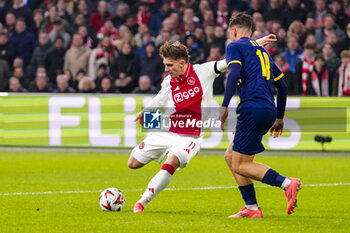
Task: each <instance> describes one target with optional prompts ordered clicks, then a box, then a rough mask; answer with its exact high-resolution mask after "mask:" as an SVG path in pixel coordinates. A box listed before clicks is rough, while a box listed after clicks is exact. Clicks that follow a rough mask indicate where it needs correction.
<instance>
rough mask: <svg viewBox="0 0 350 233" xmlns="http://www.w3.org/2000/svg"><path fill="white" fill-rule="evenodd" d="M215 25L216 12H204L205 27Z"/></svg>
mask: <svg viewBox="0 0 350 233" xmlns="http://www.w3.org/2000/svg"><path fill="white" fill-rule="evenodd" d="M211 24H215V16H214V11H213V10H211V9H209V10H205V11H204V15H203V26H206V25H211Z"/></svg>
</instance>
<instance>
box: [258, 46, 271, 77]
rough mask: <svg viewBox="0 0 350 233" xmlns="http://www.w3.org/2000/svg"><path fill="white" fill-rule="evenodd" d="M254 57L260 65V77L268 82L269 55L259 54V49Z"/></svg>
mask: <svg viewBox="0 0 350 233" xmlns="http://www.w3.org/2000/svg"><path fill="white" fill-rule="evenodd" d="M256 55H258V57H259V59H260V63H261V72H262V76H264V77H265V78H266V80H270V76H271V74H270V59H269V55H267V53H266V52H261V50H260V49H258V50H256Z"/></svg>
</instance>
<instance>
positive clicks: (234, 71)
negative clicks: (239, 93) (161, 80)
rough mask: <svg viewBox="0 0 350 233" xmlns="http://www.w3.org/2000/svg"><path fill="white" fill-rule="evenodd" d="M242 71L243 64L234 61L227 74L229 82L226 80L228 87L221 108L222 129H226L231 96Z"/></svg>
mask: <svg viewBox="0 0 350 233" xmlns="http://www.w3.org/2000/svg"><path fill="white" fill-rule="evenodd" d="M240 73H241V65H240V64H238V63H232V64H231V65H230V66H229V71H228V76H227V82H226V88H225V93H224V100H223V102H222V105H221V106H222V107H221V110H220V118H219V119H220V121H221V129H222V131H224V123H225V121H226V118H227V116H228V110H227V107H228V105H229V104H230V101H231V98H232V96H233V94H234V93H235V90H236V88H237V82H238V79H239V76H240Z"/></svg>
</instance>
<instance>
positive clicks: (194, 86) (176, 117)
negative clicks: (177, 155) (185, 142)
mask: <svg viewBox="0 0 350 233" xmlns="http://www.w3.org/2000/svg"><path fill="white" fill-rule="evenodd" d="M226 69H227V64H226V61H225V60H220V61H218V62H215V61H212V62H207V63H204V64H198V65H197V64H196V65H192V64H188V67H187V70H186V72H185V73H184V74H183V75H182V76H180V77H176V78H171V77H170V75H168V76H166V77H165V78H164V80H163V82H162V87H161V90H160V91H159V93H158V94H157V95H156V96H155V97H154V98H153V99H152V101H151V103H150V105H149V106H148V108H161V107H164V108H165V111H166V112H165V113H164V114H165V115H167V116H170V118H171V120H172V121H174V122H178V121H181V120H187V119H189V120H195V121H202V120H203V119H206V117H205V116H204V114H206V113H205V112H208V111H202V109H203V108H208V109H209V107H210V105H211V101H212V98H213V82H214V79H215V78H216V77H217V76H219V74H220V72H223V71H225V70H226ZM169 131H171V132H174V133H179V134H185V135H193V136H200V135H202V129H201V127H196V126H194V127H191V125H190V127H188V126H187V127H180V125H178V126H176V125H175V126H171V127H170V129H169Z"/></svg>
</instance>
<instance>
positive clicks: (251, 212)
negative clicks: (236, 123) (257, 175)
mask: <svg viewBox="0 0 350 233" xmlns="http://www.w3.org/2000/svg"><path fill="white" fill-rule="evenodd" d="M225 161H226V163H227V165H228V167H229V168H230V170H231V172H232V174H233V176H234V178H235V180H236V182H237V184H238V186H239V190H240V192H241V194H242V197H243V199H244V201H245V207H244V208H241V210H240V211H239V212H238V213H237V214H234V215H231V216H229V218H245V217H256V218H261V217H262V213H261V209H260V208H259V207H258V204H257V201H256V197H255V190H254V185H253V180H252V179H250V178H247V177H244V176H241V175H239V174H237V173H235V171H234V170H233V166H232V142H231V143H230V145H229V146H228V148H227V150H226V153H225Z"/></svg>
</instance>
